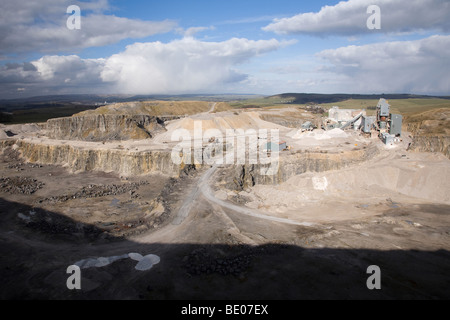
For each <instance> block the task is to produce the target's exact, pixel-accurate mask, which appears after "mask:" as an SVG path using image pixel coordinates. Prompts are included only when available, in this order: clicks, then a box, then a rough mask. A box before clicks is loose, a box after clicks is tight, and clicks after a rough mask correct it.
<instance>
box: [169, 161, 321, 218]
mask: <svg viewBox="0 0 450 320" xmlns="http://www.w3.org/2000/svg"><path fill="white" fill-rule="evenodd" d="M216 170H217V166H213V167H211V168H210V169H208V170H207V171H206V172H205V173H204V174H203V175H202V177H201V178H200V180H199V181H198V183H197V184H196V186H195V187H194V189H193V190H192V191H191V193H190V194H189V195H188V196H187V197H186V199H185V200H184V202H183V205H182V206H181V208H180V210H179V211H178V214H177V216H176V217H175V219H174V220H173V222H172V224H173V225H180V224H181V223H182V222H183V221H184V220H185V219H186V218H187V217H188V216H189V212H190V211H191V209H192V207H193V205H194V203H195V201H196V200H197V199H198V197H199V195H200V194H202V195H203V196H204V197H205V198H206V199H207V200H208V201H210V202H212V203H215V204H217V205H219V206H221V207H223V208H226V209H229V210H232V211H235V212H237V213H240V214H244V215H247V216H250V217H254V218H259V219H264V220H269V221H273V222H281V223H286V224H290V225H297V226H305V227H311V226H314V225H315V224H314V223H309V222H298V221H295V220H291V219H284V218H278V217H272V216H268V215H265V214H263V213H261V212H259V211H258V210H254V209H250V208H244V207H241V206H237V205H235V204H232V203H230V202H228V201H224V200H220V199H217V198H216V197H215V196H214V192H213V191H212V189H211V186H210V182H211V181H210V180H211V177H212V176H213V175H214V173H215V172H216Z"/></svg>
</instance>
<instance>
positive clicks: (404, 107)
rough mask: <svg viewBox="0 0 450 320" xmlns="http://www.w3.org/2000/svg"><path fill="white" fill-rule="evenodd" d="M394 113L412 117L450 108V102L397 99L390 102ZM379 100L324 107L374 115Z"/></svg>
mask: <svg viewBox="0 0 450 320" xmlns="http://www.w3.org/2000/svg"><path fill="white" fill-rule="evenodd" d="M388 102H389V104H390V105H391V110H392V113H399V114H402V115H412V114H416V113H422V112H425V111H428V110H432V109H441V108H450V100H446V99H395V100H388ZM377 104H378V100H346V101H342V102H336V103H326V104H323V105H322V106H323V107H326V108H331V107H333V106H338V107H340V108H342V109H366V110H367V111H368V113H369V114H371V113H374V110H371V109H372V108H374V107H376V105H377ZM369 108H370V109H369Z"/></svg>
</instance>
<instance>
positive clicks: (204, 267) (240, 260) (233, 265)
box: [185, 248, 254, 276]
mask: <svg viewBox="0 0 450 320" xmlns="http://www.w3.org/2000/svg"><path fill="white" fill-rule="evenodd" d="M253 257H254V255H253V253H251V252H248V253H245V254H241V255H238V256H234V257H229V258H223V257H221V258H217V257H214V256H212V255H211V254H210V253H208V251H207V250H206V249H205V248H200V249H197V250H194V251H193V252H191V254H190V255H189V256H187V263H186V265H185V267H186V269H187V271H188V273H189V274H190V275H202V274H212V273H218V274H221V275H233V276H240V275H241V274H242V273H244V272H245V271H246V270H247V269H248V268H249V267H250V264H251V262H252V260H253Z"/></svg>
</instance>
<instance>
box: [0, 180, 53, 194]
mask: <svg viewBox="0 0 450 320" xmlns="http://www.w3.org/2000/svg"><path fill="white" fill-rule="evenodd" d="M44 185H45V184H44V183H42V182H40V181H38V180H36V179H32V178H25V177H12V178H0V190H1V191H3V192H7V193H9V194H26V195H31V194H33V193H35V192H36V191H38V190H39V189H42V188H43V187H44Z"/></svg>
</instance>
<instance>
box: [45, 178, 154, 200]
mask: <svg viewBox="0 0 450 320" xmlns="http://www.w3.org/2000/svg"><path fill="white" fill-rule="evenodd" d="M147 184H149V182H147V181H140V182H132V183H128V184H122V185H116V184H112V185H93V184H90V185H88V186H86V187H83V188H82V189H81V190H80V191H78V192H76V193H73V194H66V195H62V196H53V197H50V198H45V199H41V200H39V203H44V202H50V203H61V202H66V201H68V200H71V199H87V198H100V197H106V196H111V195H113V196H117V195H120V194H124V193H127V192H128V193H130V195H131V196H135V195H136V194H135V192H136V190H137V189H138V188H139V187H140V186H142V185H147Z"/></svg>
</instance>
